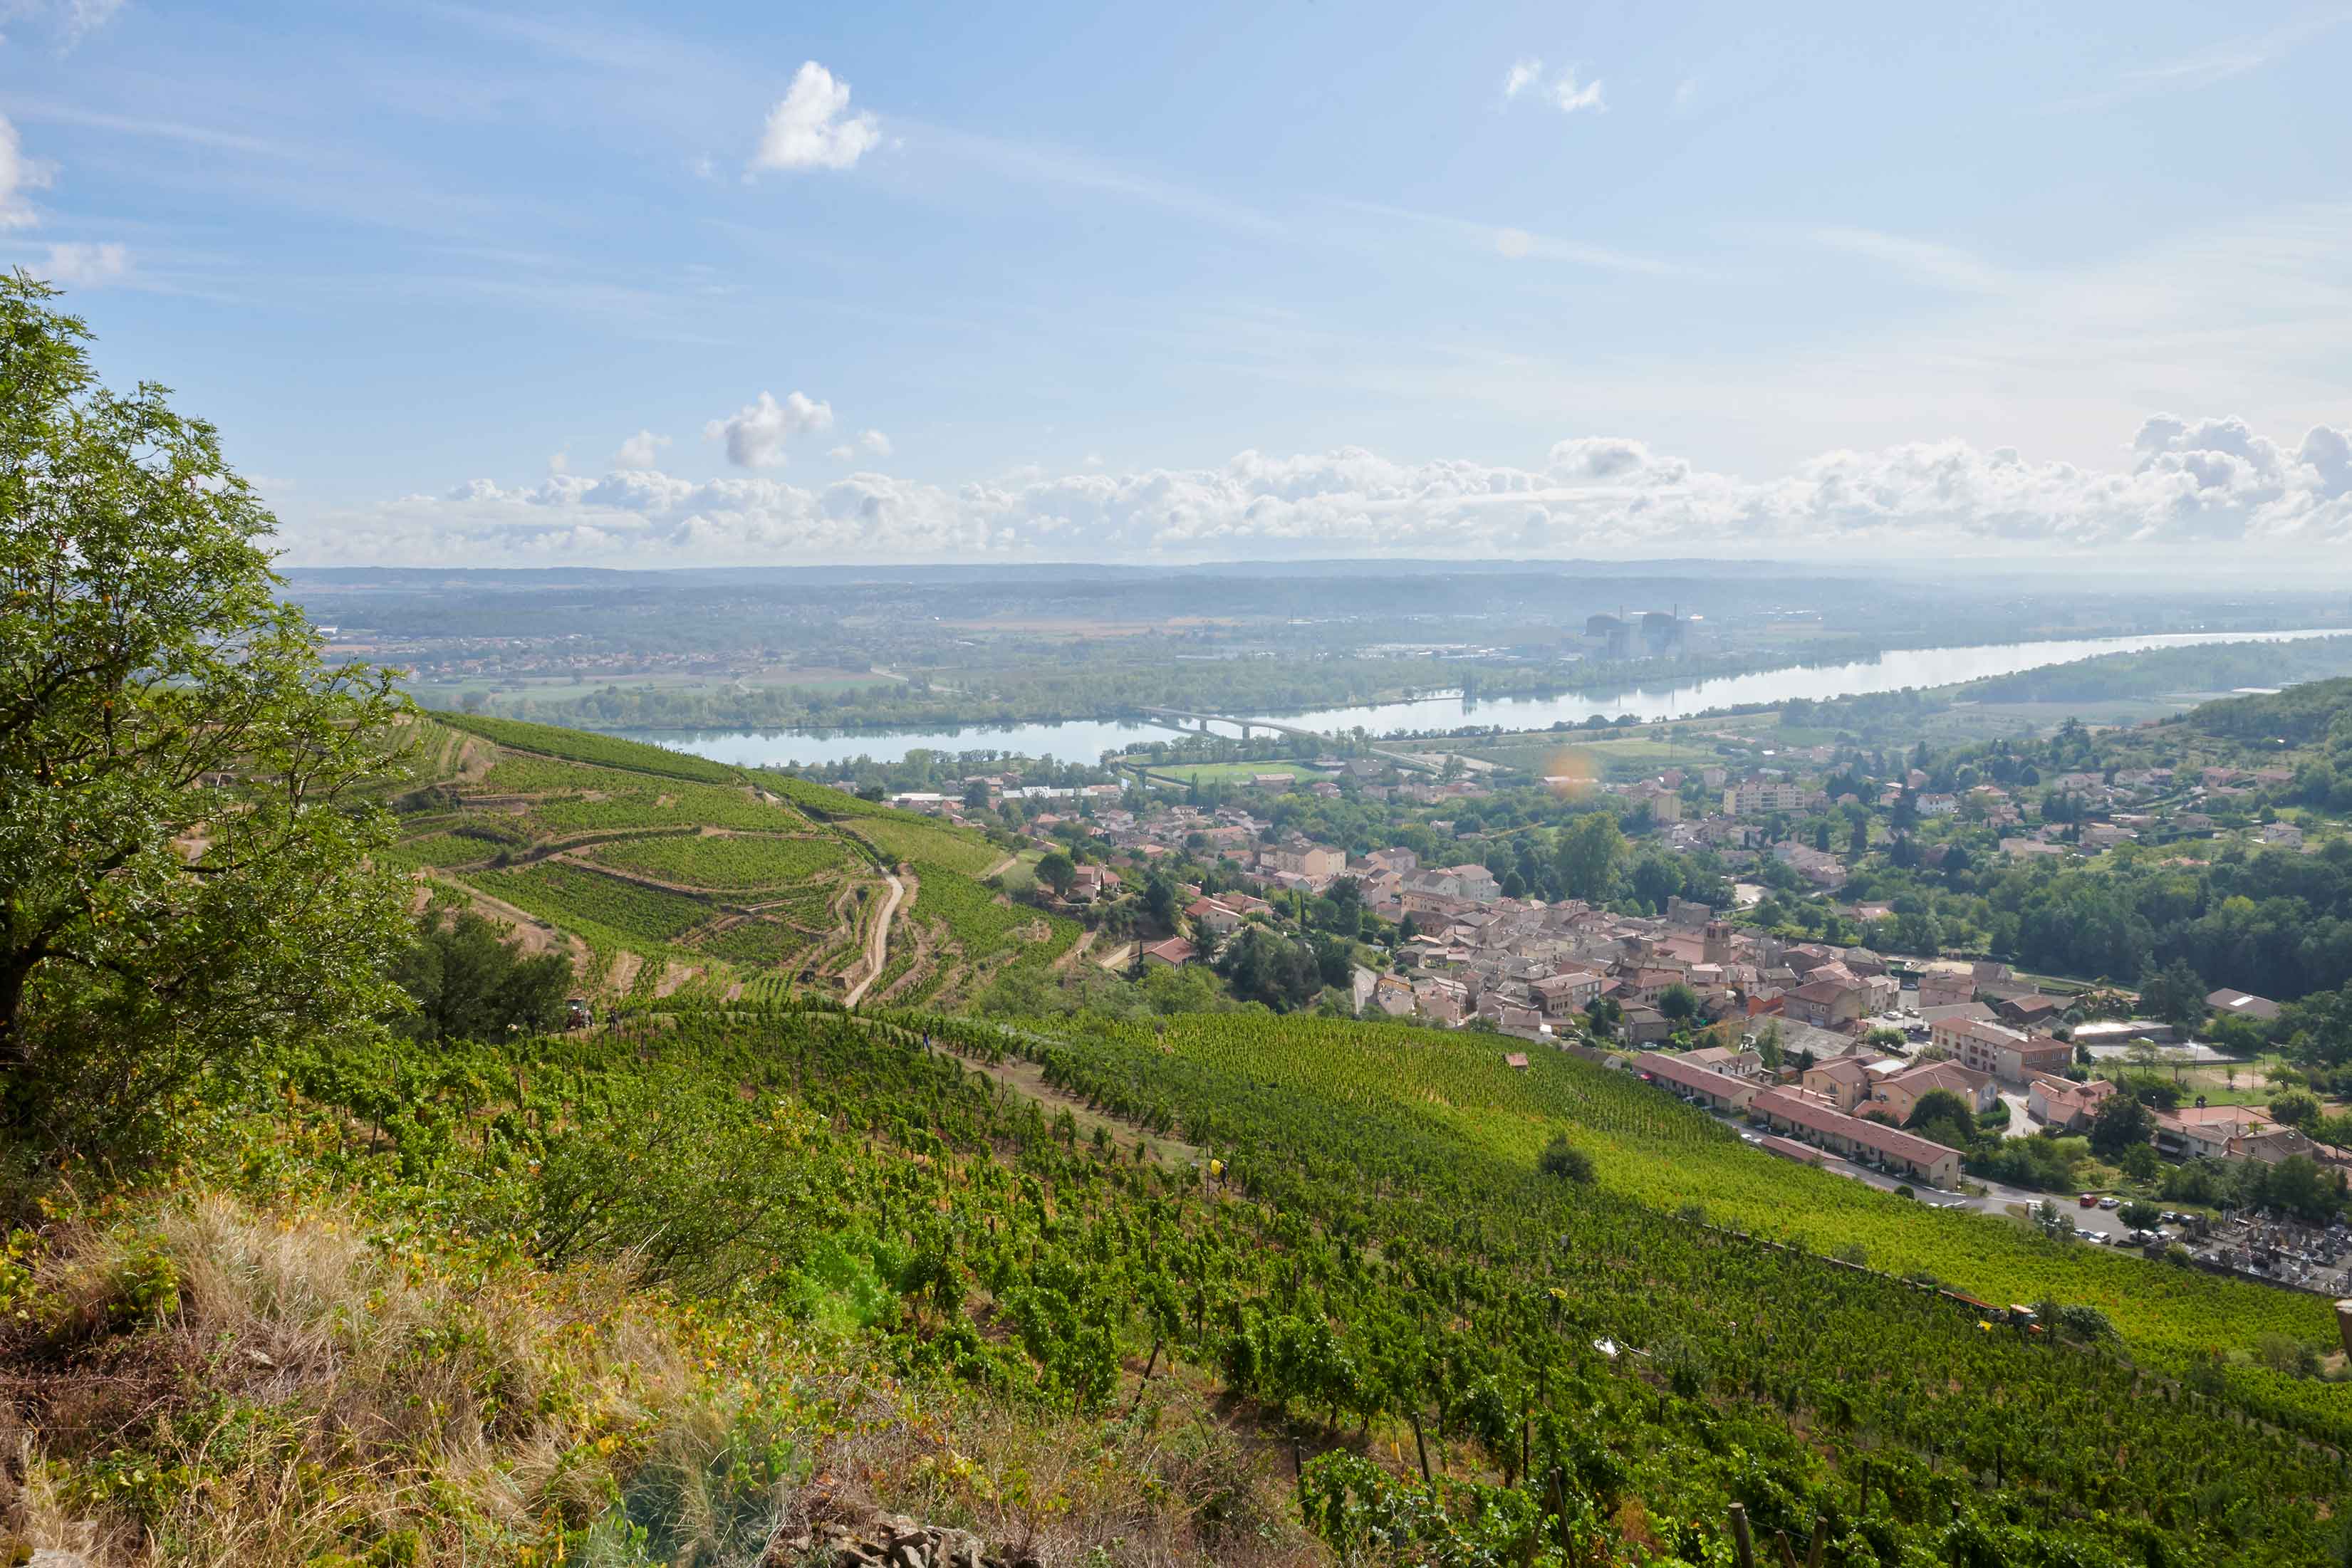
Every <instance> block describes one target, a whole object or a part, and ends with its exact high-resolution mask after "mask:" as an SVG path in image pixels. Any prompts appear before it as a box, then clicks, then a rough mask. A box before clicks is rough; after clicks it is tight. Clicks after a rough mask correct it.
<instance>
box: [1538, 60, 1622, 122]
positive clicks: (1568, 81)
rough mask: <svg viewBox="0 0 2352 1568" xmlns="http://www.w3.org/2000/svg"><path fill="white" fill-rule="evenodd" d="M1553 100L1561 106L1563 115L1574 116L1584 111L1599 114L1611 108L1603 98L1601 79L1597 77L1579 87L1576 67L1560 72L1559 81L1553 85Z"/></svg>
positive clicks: (1560, 109)
mask: <svg viewBox="0 0 2352 1568" xmlns="http://www.w3.org/2000/svg"><path fill="white" fill-rule="evenodd" d="M1551 100H1552V102H1554V103H1555V104H1558V105H1559V111H1560V112H1561V113H1562V114H1574V113H1575V112H1577V110H1582V109H1589V110H1592V111H1593V112H1595V113H1596V114H1597V113H1600V112H1601V111H1603V110H1607V109H1608V107H1609V105H1608V104H1607V102H1605V101H1604V100H1603V99H1601V78H1599V77H1595V78H1592V79H1591V81H1589V82H1586V83H1584V84H1583V85H1582V86H1579V85H1578V84H1577V80H1576V70H1575V68H1574V67H1570V68H1569V69H1567V70H1564V71H1562V72H1560V73H1559V80H1558V81H1556V82H1554V83H1552V84H1551Z"/></svg>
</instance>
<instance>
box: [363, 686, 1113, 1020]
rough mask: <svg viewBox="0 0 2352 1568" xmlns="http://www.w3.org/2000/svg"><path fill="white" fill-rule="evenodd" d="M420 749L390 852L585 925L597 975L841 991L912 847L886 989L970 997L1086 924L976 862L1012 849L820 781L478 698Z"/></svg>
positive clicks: (1047, 954) (644, 993)
mask: <svg viewBox="0 0 2352 1568" xmlns="http://www.w3.org/2000/svg"><path fill="white" fill-rule="evenodd" d="M409 750H410V755H411V756H412V757H413V758H416V759H417V761H418V764H419V766H418V768H417V769H416V771H415V773H414V774H413V776H412V778H411V779H410V788H409V789H408V792H407V793H405V794H404V795H402V796H401V797H400V799H401V803H402V804H401V810H402V813H403V814H402V817H401V821H402V824H403V837H402V839H401V841H400V842H399V843H398V844H397V845H395V846H394V848H393V849H392V850H391V851H390V852H388V854H387V856H386V859H387V860H388V861H389V862H391V863H394V864H395V865H398V866H400V867H402V868H403V869H404V870H408V871H411V872H414V873H427V874H430V875H432V876H434V877H435V878H436V879H437V880H439V881H441V882H443V883H456V884H457V885H459V886H461V887H464V888H469V889H471V890H473V891H474V892H476V893H478V894H481V895H483V896H484V897H485V898H488V899H493V900H496V901H497V904H496V905H495V906H493V908H494V912H495V911H496V910H499V909H503V910H506V911H508V912H509V917H511V912H512V911H520V912H521V913H522V914H523V915H527V916H529V917H530V918H531V919H532V920H535V921H538V922H541V923H543V924H544V925H547V926H548V927H551V929H553V930H555V931H560V932H562V933H564V934H566V935H567V936H572V937H575V938H577V939H578V940H579V942H580V943H581V944H583V946H584V947H585V949H586V951H587V952H588V954H589V955H591V956H592V958H593V964H592V966H591V969H592V972H591V974H590V975H589V976H588V977H587V982H588V983H587V988H588V989H591V990H599V989H602V990H606V991H608V992H614V993H615V994H624V999H626V998H635V1000H637V1001H644V1000H646V999H647V997H648V994H649V990H650V989H651V988H656V984H657V982H658V983H659V984H660V985H667V986H671V987H678V986H681V985H682V986H683V988H684V989H682V990H680V991H679V992H678V993H677V994H679V995H682V996H692V995H697V994H700V992H701V991H702V990H703V989H705V988H715V989H716V990H718V991H719V993H721V994H723V993H724V991H725V990H726V989H728V988H733V987H740V988H744V989H745V990H746V991H749V990H750V989H751V988H752V987H753V986H754V985H755V983H756V984H757V986H758V991H757V994H760V995H768V994H772V991H773V988H774V987H775V986H777V985H781V986H782V987H783V988H785V993H786V994H789V992H790V988H791V987H792V986H793V985H803V986H812V987H814V988H816V989H817V990H818V992H819V993H820V994H823V993H825V992H831V993H833V994H835V995H838V994H840V993H841V992H842V991H843V990H844V989H845V988H846V987H847V985H848V984H849V983H850V981H851V980H852V979H854V978H856V975H857V971H858V969H859V967H860V966H862V964H863V962H864V959H865V939H866V932H867V929H868V925H869V923H870V922H871V921H872V920H873V919H875V918H877V917H878V896H879V894H880V892H881V890H882V887H883V883H882V879H881V876H880V874H879V873H877V870H876V864H877V861H879V862H889V863H906V864H908V865H910V866H912V867H913V868H914V869H915V871H916V873H917V882H916V883H915V884H914V886H912V887H910V889H909V891H910V892H916V891H917V890H918V889H919V892H917V896H916V897H915V898H914V899H912V900H910V901H909V902H908V904H907V906H906V907H905V909H904V910H903V911H902V913H901V915H899V917H898V922H897V923H896V925H895V926H894V929H893V931H892V932H891V936H890V941H889V946H888V950H887V954H886V958H885V963H884V976H883V977H882V978H881V980H880V981H878V982H877V987H876V988H875V994H876V996H877V998H879V997H881V996H882V995H884V994H886V993H887V994H890V995H892V996H893V997H894V998H896V999H898V1000H900V1001H905V1000H909V999H916V998H920V999H925V1000H935V999H940V998H959V997H962V996H965V995H968V994H970V993H971V992H973V991H974V990H976V989H977V988H979V987H980V986H981V985H982V984H984V983H985V982H986V981H987V980H988V979H989V978H990V977H992V976H994V975H995V974H997V973H1000V972H1002V971H1003V969H1004V968H1006V967H1010V966H1014V965H1020V966H1043V965H1050V964H1052V963H1053V962H1054V961H1055V959H1056V958H1058V957H1059V956H1061V955H1062V954H1063V953H1065V952H1066V951H1067V950H1068V949H1069V947H1070V946H1071V945H1072V944H1073V943H1075V942H1076V938H1077V928H1076V926H1075V925H1071V924H1070V923H1069V922H1067V921H1066V920H1062V919H1059V918H1058V917H1051V916H1048V915H1045V914H1043V913H1041V912H1038V911H1035V910H1031V909H1025V908H1016V907H1014V906H1013V905H1012V904H1009V903H1008V902H1004V901H1002V900H1001V899H1000V896H999V895H998V894H996V893H995V892H994V891H992V890H991V889H989V888H985V887H982V886H981V885H980V884H979V883H977V882H975V881H974V880H972V879H973V878H974V877H975V876H976V875H978V874H980V873H985V872H987V871H988V870H990V869H991V868H992V867H993V866H994V865H996V864H997V863H998V862H1001V861H1002V860H1003V859H1004V858H1005V857H1004V855H1003V852H1001V851H999V850H997V849H996V848H994V847H993V846H992V845H991V844H989V843H988V842H986V841H984V840H982V839H981V838H979V837H978V836H977V835H975V834H971V833H968V832H964V831H961V830H958V829H956V828H953V827H951V826H949V825H947V824H945V823H941V822H938V821H931V820H929V819H926V818H920V817H912V816H908V815H907V814H906V813H904V812H899V811H895V810H890V809H889V808H887V807H884V806H877V805H874V804H872V803H870V802H868V801H865V800H858V799H857V798H856V797H855V796H852V795H845V794H841V793H839V792H838V791H835V790H832V789H825V788H824V787H822V786H819V785H814V784H809V783H806V782H803V781H802V780H799V779H789V778H785V777H782V776H755V775H747V774H744V773H741V772H739V771H738V770H736V769H734V768H726V767H723V766H721V765H719V764H717V763H713V762H709V761H707V760H705V759H704V758H695V757H688V756H683V755H681V754H678V753H676V752H671V751H667V750H664V749H662V748H661V747H652V746H645V745H641V744H639V743H637V742H634V741H627V740H622V739H619V738H617V737H612V736H604V735H588V734H583V733H580V732H576V731H572V730H563V729H554V728H550V727H545V726H540V725H530V724H523V723H520V722H517V721H512V720H506V719H484V718H479V717H478V716H467V715H452V716H436V718H435V719H432V720H422V721H418V723H417V725H416V733H415V737H413V741H412V744H411V746H410V748H409ZM624 955H634V957H633V958H631V959H629V960H627V961H624V959H623V956H624ZM648 960H651V961H648ZM673 967H674V968H675V971H676V972H673ZM678 973H682V974H683V975H684V977H685V978H684V980H683V981H681V980H680V979H679V978H678Z"/></svg>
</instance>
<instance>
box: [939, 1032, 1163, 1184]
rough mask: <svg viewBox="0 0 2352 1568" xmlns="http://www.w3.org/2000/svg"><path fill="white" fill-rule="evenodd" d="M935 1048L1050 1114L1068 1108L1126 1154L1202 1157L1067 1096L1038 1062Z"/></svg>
mask: <svg viewBox="0 0 2352 1568" xmlns="http://www.w3.org/2000/svg"><path fill="white" fill-rule="evenodd" d="M931 1049H932V1050H934V1051H938V1052H939V1053H940V1055H942V1056H949V1057H953V1058H954V1059H955V1060H956V1061H961V1062H962V1063H963V1065H964V1071H967V1072H984V1073H986V1074H987V1075H988V1076H989V1077H991V1078H992V1079H994V1080H996V1082H999V1083H1002V1084H1003V1085H1004V1086H1005V1087H1006V1088H1007V1089H1010V1090H1012V1091H1013V1092H1015V1093H1017V1094H1024V1095H1026V1096H1027V1097H1028V1098H1030V1099H1032V1100H1034V1101H1036V1102H1037V1103H1039V1104H1041V1105H1043V1106H1045V1107H1046V1108H1047V1110H1048V1111H1049V1112H1050V1111H1059V1110H1063V1109H1067V1110H1068V1111H1069V1113H1070V1115H1071V1116H1072V1118H1073V1119H1075V1120H1076V1122H1077V1124H1078V1132H1079V1134H1081V1135H1082V1136H1092V1135H1093V1133H1094V1130H1095V1129H1096V1128H1097V1127H1102V1128H1105V1129H1106V1130H1108V1133H1109V1134H1110V1138H1111V1142H1112V1143H1113V1144H1115V1145H1118V1147H1119V1149H1120V1150H1121V1151H1122V1152H1125V1153H1127V1154H1129V1155H1132V1154H1133V1153H1134V1152H1135V1150H1136V1149H1137V1148H1138V1147H1139V1146H1140V1145H1144V1144H1147V1143H1148V1144H1150V1145H1151V1146H1152V1149H1153V1151H1154V1152H1155V1153H1156V1154H1157V1155H1159V1156H1160V1160H1161V1161H1162V1162H1163V1163H1165V1164H1170V1165H1177V1166H1182V1165H1189V1164H1191V1163H1192V1162H1193V1161H1196V1160H1198V1159H1199V1158H1200V1157H1201V1151H1200V1150H1198V1149H1196V1148H1194V1147H1193V1146H1192V1145H1190V1144H1188V1143H1186V1142H1184V1141H1183V1140H1182V1139H1181V1138H1179V1137H1177V1136H1176V1135H1175V1134H1172V1133H1147V1132H1145V1131H1144V1130H1143V1129H1142V1128H1140V1127H1138V1126H1136V1125H1135V1124H1133V1123H1130V1122H1122V1121H1120V1120H1119V1119H1118V1117H1116V1116H1114V1115H1112V1114H1110V1113H1108V1112H1107V1111H1097V1110H1095V1109H1093V1108H1092V1107H1091V1106H1089V1105H1088V1104H1087V1103H1086V1102H1085V1101H1084V1100H1081V1099H1079V1098H1078V1097H1077V1096H1076V1095H1075V1094H1065V1093H1064V1092H1062V1091H1060V1090H1059V1089H1056V1088H1055V1087H1054V1086H1053V1085H1052V1084H1050V1083H1048V1082H1045V1069H1044V1068H1042V1067H1039V1066H1038V1065H1037V1064H1036V1063H1035V1062H1033V1061H1024V1060H1022V1059H1021V1058H1020V1057H1017V1056H1008V1057H1006V1058H1005V1059H1004V1060H1003V1061H1001V1062H996V1063H994V1064H991V1063H989V1062H986V1061H982V1060H981V1059H980V1058H978V1057H976V1056H964V1055H961V1054H960V1053H958V1052H956V1051H950V1050H949V1049H948V1048H947V1047H946V1046H945V1045H934V1046H932V1047H931Z"/></svg>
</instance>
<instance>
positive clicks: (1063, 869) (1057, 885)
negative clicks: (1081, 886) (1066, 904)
mask: <svg viewBox="0 0 2352 1568" xmlns="http://www.w3.org/2000/svg"><path fill="white" fill-rule="evenodd" d="M1037 880H1038V881H1039V882H1042V883H1045V885H1046V886H1047V887H1050V888H1052V889H1053V890H1054V896H1055V898H1067V897H1069V896H1070V888H1071V886H1072V884H1073V883H1076V881H1077V880H1078V862H1076V861H1074V860H1072V859H1071V858H1070V857H1069V856H1068V855H1066V854H1064V853H1063V852H1061V851H1059V850H1048V851H1046V852H1045V856H1044V858H1043V859H1041V860H1039V861H1038V862H1037Z"/></svg>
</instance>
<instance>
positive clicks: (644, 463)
mask: <svg viewBox="0 0 2352 1568" xmlns="http://www.w3.org/2000/svg"><path fill="white" fill-rule="evenodd" d="M668 444H669V437H668V436H667V435H656V434H654V433H653V432H652V431H650V430H640V431H638V432H637V433H636V434H635V435H632V436H631V437H629V438H628V439H627V440H626V441H624V442H623V443H621V450H620V453H619V454H618V461H619V463H620V465H621V466H622V467H624V468H650V467H652V466H653V465H655V464H656V463H658V462H660V461H661V449H662V448H663V447H665V446H667V445H668Z"/></svg>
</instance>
